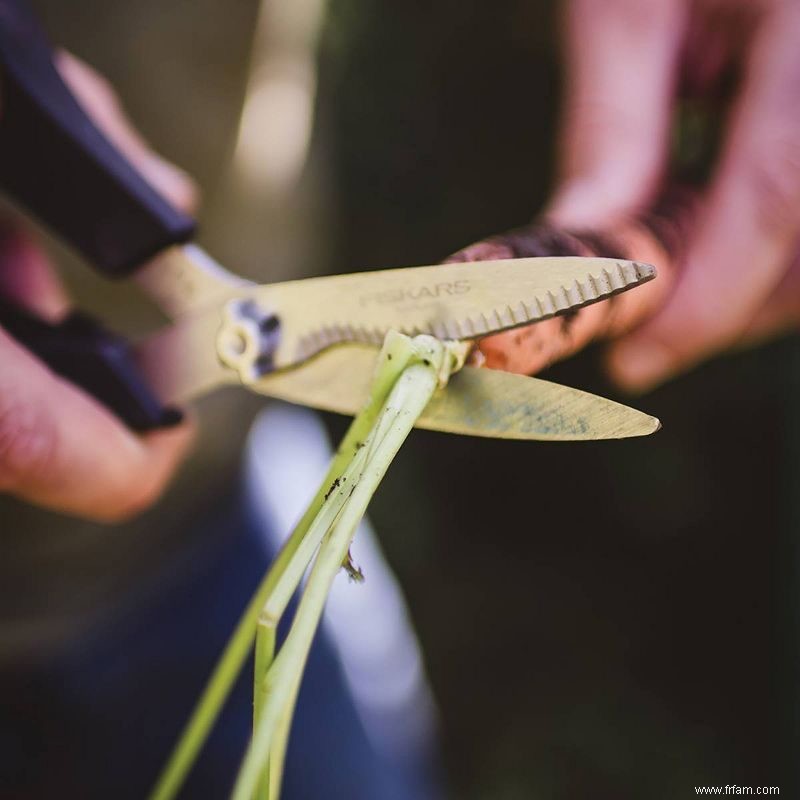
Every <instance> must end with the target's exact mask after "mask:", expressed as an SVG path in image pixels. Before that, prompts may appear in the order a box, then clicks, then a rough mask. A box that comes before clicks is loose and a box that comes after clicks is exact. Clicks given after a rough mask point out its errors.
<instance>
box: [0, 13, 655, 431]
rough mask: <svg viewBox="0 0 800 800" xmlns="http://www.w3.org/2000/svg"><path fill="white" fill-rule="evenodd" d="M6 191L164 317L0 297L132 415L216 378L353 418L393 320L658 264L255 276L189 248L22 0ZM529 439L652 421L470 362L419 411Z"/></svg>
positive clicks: (468, 322) (94, 389)
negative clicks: (273, 280) (128, 334)
mask: <svg viewBox="0 0 800 800" xmlns="http://www.w3.org/2000/svg"><path fill="white" fill-rule="evenodd" d="M0 58H1V59H2V66H3V74H2V103H3V107H2V115H0V186H2V188H3V189H4V191H5V192H6V193H7V194H8V195H9V196H10V197H11V198H12V199H13V200H14V201H16V202H17V203H18V204H19V205H20V206H22V207H24V208H25V209H27V211H28V212H30V213H31V214H32V215H33V216H35V217H37V218H38V219H39V220H40V221H41V222H43V223H44V224H45V225H46V226H48V227H49V228H50V229H51V230H52V231H53V232H54V233H56V234H57V235H58V236H59V237H60V238H61V239H63V240H64V241H65V242H66V243H68V244H70V245H72V246H73V247H74V248H75V249H77V250H78V251H79V252H80V253H81V254H82V255H83V256H84V257H85V258H86V259H87V260H88V261H89V262H90V263H91V264H92V265H93V266H95V267H96V268H97V269H99V270H100V271H101V272H103V273H104V274H105V275H107V276H109V277H113V278H127V277H130V278H133V279H134V280H135V281H136V282H137V283H138V284H140V285H141V286H142V287H143V288H144V289H145V291H146V292H147V293H148V294H149V295H150V296H151V297H152V298H153V299H154V300H155V302H156V303H157V305H159V306H160V308H161V309H162V310H163V311H164V312H165V314H166V316H167V317H168V318H169V320H170V324H169V325H167V326H166V327H165V328H163V329H162V330H160V331H157V332H155V333H154V334H152V335H151V336H149V337H146V338H145V339H144V340H142V341H141V342H139V343H138V344H136V345H131V344H130V343H128V342H126V341H125V340H124V339H122V338H121V337H118V336H116V335H114V334H111V333H110V332H108V331H107V330H106V329H104V328H103V327H101V326H100V325H99V324H97V323H96V322H94V321H93V320H90V319H89V318H87V317H85V316H83V315H80V314H73V315H70V316H69V317H68V318H67V319H65V320H64V321H62V322H61V323H60V324H56V325H50V324H47V323H45V322H44V321H42V320H39V319H37V318H35V317H33V316H31V315H30V314H28V313H27V312H24V311H22V310H21V309H19V308H16V307H13V306H12V305H11V304H9V303H8V302H4V301H0V325H2V327H3V328H4V329H5V330H6V331H8V332H9V333H10V334H11V335H12V336H14V337H15V338H17V339H18V340H19V341H20V342H21V343H22V344H24V345H25V346H27V347H28V348H29V349H30V350H32V351H33V352H35V353H36V354H37V355H38V356H39V357H40V358H41V359H42V360H43V361H45V363H47V364H48V365H49V366H50V367H51V369H53V370H54V371H55V372H57V373H59V374H61V375H62V376H64V377H66V378H68V379H69V380H72V381H73V382H74V383H76V384H78V385H80V386H81V387H82V388H83V389H84V390H85V391H87V392H89V393H91V394H92V395H94V396H95V397H96V398H98V399H99V400H100V401H101V402H103V403H104V404H105V405H107V406H108V407H109V408H110V409H112V410H113V411H114V412H115V413H116V414H117V415H118V416H119V417H120V418H121V419H123V420H124V421H125V422H126V423H127V424H128V425H129V426H130V427H132V428H134V429H136V430H148V429H152V428H156V427H159V426H164V425H169V424H173V423H174V422H175V421H176V420H178V419H179V418H180V413H179V412H177V411H175V410H174V407H175V406H176V405H180V404H183V403H185V402H187V401H190V400H191V399H193V398H195V397H197V396H199V395H202V394H204V393H206V392H208V391H211V390H212V389H214V388H215V387H217V386H220V385H223V384H231V383H238V384H241V385H244V386H246V387H248V388H250V389H253V390H255V391H258V392H261V393H263V394H266V395H270V396H273V397H278V398H283V399H286V400H289V401H292V402H297V403H302V404H305V405H309V406H312V407H316V408H322V409H328V410H333V411H338V412H343V413H355V412H356V411H357V410H358V408H359V407H360V406H361V404H362V403H363V401H364V399H365V398H366V394H367V389H368V384H369V379H370V376H371V374H372V369H373V363H374V359H375V355H376V352H377V351H376V349H375V347H376V346H379V345H380V344H381V342H382V341H383V337H384V335H385V334H386V333H387V332H388V331H389V330H391V329H396V330H399V331H401V332H403V333H407V334H418V333H428V334H431V335H434V336H437V337H439V338H446V339H461V340H464V339H468V340H469V339H476V338H479V337H482V336H486V335H489V334H493V333H497V332H499V331H503V330H506V329H509V328H513V327H516V326H520V325H525V324H529V323H532V322H535V321H537V320H541V319H546V318H549V317H552V316H555V315H558V314H564V313H566V312H569V311H571V310H573V309H577V308H579V307H581V306H584V305H586V304H588V303H592V302H596V301H598V300H601V299H603V298H606V297H609V296H611V295H612V294H615V293H617V292H621V291H625V290H626V289H629V288H632V287H634V286H637V285H639V284H640V283H643V282H645V281H647V280H650V279H651V278H653V277H654V276H655V270H654V269H653V268H652V267H650V266H648V265H646V264H640V263H636V262H632V261H623V260H619V259H601V258H572V257H567V258H527V259H515V260H505V261H489V262H480V263H459V264H444V265H437V266H431V267H414V268H406V269H393V270H380V271H374V272H363V273H358V274H353V275H338V276H328V277H320V278H312V279H309V280H302V281H291V282H287V283H278V284H271V285H264V286H258V285H256V284H253V283H251V282H249V281H246V280H244V279H242V278H240V277H238V276H236V275H234V274H232V273H230V272H228V271H227V270H225V269H224V268H223V267H221V266H220V265H218V264H217V263H216V262H214V261H213V260H212V259H211V258H210V257H209V256H208V255H206V254H205V253H204V252H203V251H202V250H201V249H200V248H199V247H197V246H196V245H194V244H191V238H192V236H193V233H194V228H195V225H194V221H193V220H192V219H191V218H190V217H188V216H186V215H185V214H183V213H182V212H179V211H178V210H176V209H175V208H173V207H172V206H171V205H169V204H168V203H167V202H166V201H165V200H164V199H163V198H162V197H161V196H160V195H159V194H158V193H157V192H156V191H155V190H154V189H153V188H152V187H151V186H150V185H149V184H148V183H147V182H146V181H145V179H144V178H143V177H142V176H141V175H140V174H139V173H138V172H137V171H136V170H135V169H134V167H132V165H131V164H130V163H129V162H128V161H127V160H126V159H125V157H124V156H122V154H121V153H119V152H118V151H117V150H116V148H115V147H114V146H113V145H112V144H111V143H110V142H109V141H108V140H107V139H106V138H105V137H104V136H103V135H102V134H101V133H100V131H99V130H98V129H97V128H96V127H95V126H94V124H93V123H92V122H91V121H90V120H89V118H88V117H87V116H86V114H85V113H84V111H83V110H82V108H81V106H80V105H79V104H78V102H77V101H76V100H75V98H74V97H73V96H72V94H71V92H70V90H69V89H68V88H67V86H66V85H65V84H64V83H63V81H62V80H61V78H60V76H59V74H58V72H57V71H56V69H55V67H54V65H53V59H52V52H51V49H50V46H49V44H48V42H47V40H46V38H45V36H44V34H43V33H42V31H41V29H40V28H39V26H38V24H37V21H36V20H35V19H34V17H33V15H32V14H31V13H30V11H29V9H28V8H27V6H26V5H25V3H24V2H22V1H21V0H0ZM419 425H420V426H421V427H427V428H433V429H436V430H444V431H452V432H459V433H468V434H474V435H482V436H496V437H505V438H521V439H590V438H618V437H622V436H631V435H643V434H646V433H651V432H653V431H654V430H656V429H657V427H658V422H657V420H655V419H653V418H652V417H649V416H647V415H645V414H642V413H640V412H638V411H634V410H633V409H629V408H626V407H625V406H622V405H619V404H617V403H612V402H611V401H609V400H605V399H603V398H598V397H595V396H593V395H589V394H586V393H584V392H579V391H577V390H575V389H570V388H567V387H561V386H557V385H556V384H552V383H547V382H545V381H540V380H535V379H532V378H524V377H520V376H515V375H510V374H506V373H499V372H493V371H490V370H480V369H475V368H470V367H467V368H465V369H464V370H462V371H461V372H460V373H459V374H458V375H457V376H456V377H455V378H454V379H453V380H452V382H451V383H450V385H449V386H448V388H447V390H446V391H445V392H442V393H440V396H438V397H437V398H435V399H434V401H433V402H432V403H431V405H430V406H429V408H428V410H427V411H426V413H425V414H424V415H423V417H421V419H420V421H419Z"/></svg>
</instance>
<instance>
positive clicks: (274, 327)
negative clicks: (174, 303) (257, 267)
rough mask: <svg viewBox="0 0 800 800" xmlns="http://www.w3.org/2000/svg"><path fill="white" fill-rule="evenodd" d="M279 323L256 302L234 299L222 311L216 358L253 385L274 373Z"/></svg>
mask: <svg viewBox="0 0 800 800" xmlns="http://www.w3.org/2000/svg"><path fill="white" fill-rule="evenodd" d="M279 331H280V321H279V320H278V318H277V317H276V316H275V315H274V314H273V313H271V312H269V311H265V310H264V309H262V308H259V307H258V305H257V304H256V303H255V302H254V301H253V300H232V301H231V302H230V303H228V304H227V305H226V306H225V308H224V309H223V323H222V327H221V328H220V331H219V334H218V335H217V355H218V356H219V359H220V361H222V363H223V364H225V365H226V366H228V367H230V368H231V369H233V370H236V372H238V373H239V379H240V380H241V381H242V383H243V384H250V383H254V382H255V381H257V380H258V379H259V378H261V377H263V376H264V375H266V374H267V373H268V372H271V371H272V370H273V358H272V356H273V354H274V352H275V349H276V348H277V346H278V337H279Z"/></svg>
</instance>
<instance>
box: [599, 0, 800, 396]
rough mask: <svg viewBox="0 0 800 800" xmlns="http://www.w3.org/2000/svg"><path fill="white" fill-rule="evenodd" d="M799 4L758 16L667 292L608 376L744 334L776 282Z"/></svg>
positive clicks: (615, 356) (787, 199)
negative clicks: (716, 161) (724, 134)
mask: <svg viewBox="0 0 800 800" xmlns="http://www.w3.org/2000/svg"><path fill="white" fill-rule="evenodd" d="M798 35H800V8H799V7H798V6H797V4H794V3H789V4H780V8H779V11H778V12H776V13H775V14H774V15H773V16H772V17H770V18H769V19H767V20H765V21H764V22H762V27H761V29H760V30H759V31H758V32H757V35H756V37H755V41H754V48H753V50H752V52H751V57H750V59H749V63H748V65H747V67H748V69H747V74H746V84H745V88H744V91H743V93H742V95H741V97H740V99H739V101H738V103H737V107H736V109H735V112H734V116H733V123H732V127H731V132H730V134H729V137H728V139H727V142H726V144H725V149H724V152H723V156H722V159H721V161H720V165H719V168H718V170H717V174H716V176H715V180H714V182H713V183H712V187H711V189H710V191H709V195H708V198H707V205H706V207H705V213H704V214H703V216H702V217H701V219H700V220H699V223H698V227H697V229H696V233H695V235H694V237H693V239H692V242H691V246H690V249H689V253H688V255H687V261H686V265H685V268H684V270H683V272H682V276H681V280H680V281H679V283H678V285H677V288H676V291H675V293H674V294H673V295H672V297H671V298H670V299H669V301H668V302H667V304H666V306H665V307H664V308H663V310H661V311H660V313H659V314H658V315H657V316H656V317H655V319H654V320H653V321H652V322H650V323H649V324H647V325H646V326H645V327H644V328H643V329H642V330H640V331H639V332H637V333H636V334H634V335H633V336H631V337H630V338H628V339H627V340H625V341H623V342H622V343H620V345H619V346H617V347H616V348H615V350H614V351H613V353H612V354H611V358H610V368H611V371H612V375H613V376H614V377H615V378H616V379H617V380H618V381H619V382H620V383H621V384H623V385H625V386H626V387H628V388H630V389H635V390H641V389H646V388H649V387H651V386H652V385H654V384H656V383H658V382H661V381H663V380H665V379H666V378H668V377H669V376H671V375H673V374H675V373H677V372H679V371H681V370H683V369H685V368H687V367H689V366H691V365H692V364H694V363H696V362H698V361H700V360H702V359H703V358H705V357H707V356H709V355H711V354H713V353H714V352H716V351H718V350H720V349H722V348H724V347H726V346H729V345H730V344H732V343H733V342H735V341H736V340H737V338H738V337H740V336H741V335H742V333H743V332H744V330H745V329H746V328H747V326H748V325H749V323H750V322H751V320H753V319H754V317H755V316H756V312H757V309H758V308H760V307H761V306H762V305H763V304H764V303H765V302H766V301H767V298H768V297H769V295H770V294H771V292H772V291H773V290H774V288H775V287H776V286H777V284H778V283H779V281H780V278H781V276H782V274H783V273H784V272H785V270H786V267H787V265H788V264H789V262H790V259H791V256H792V253H793V252H794V248H795V246H796V242H797V236H798V230H800V215H798V214H797V209H798V207H800V114H798V113H797V98H798V94H797V87H798V85H799V84H800V48H798V47H797V41H798Z"/></svg>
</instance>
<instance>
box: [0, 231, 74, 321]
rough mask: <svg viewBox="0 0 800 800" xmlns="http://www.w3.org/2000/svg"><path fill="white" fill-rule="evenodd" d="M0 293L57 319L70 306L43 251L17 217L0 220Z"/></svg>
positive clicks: (45, 316) (49, 317) (43, 315)
mask: <svg viewBox="0 0 800 800" xmlns="http://www.w3.org/2000/svg"><path fill="white" fill-rule="evenodd" d="M0 294H2V296H3V297H5V298H7V299H9V300H11V301H12V302H14V303H17V304H18V305H20V306H23V307H25V308H28V309H29V310H31V311H33V312H35V313H36V314H38V315H39V316H41V317H43V318H44V319H47V320H51V321H54V322H55V321H57V320H59V319H61V318H63V317H64V315H65V314H66V313H67V310H68V309H69V298H68V297H67V292H66V289H65V288H64V286H63V284H62V283H61V281H60V280H59V279H58V277H57V276H56V274H55V272H53V270H52V269H51V267H50V263H49V260H48V258H47V256H46V255H45V253H44V251H43V250H42V249H41V248H40V247H39V246H38V245H37V244H36V243H35V242H34V241H33V239H31V237H30V236H29V235H28V234H27V233H26V232H25V231H24V230H23V229H22V228H21V227H20V226H19V223H18V222H16V221H15V222H13V223H12V222H10V221H6V220H3V221H0Z"/></svg>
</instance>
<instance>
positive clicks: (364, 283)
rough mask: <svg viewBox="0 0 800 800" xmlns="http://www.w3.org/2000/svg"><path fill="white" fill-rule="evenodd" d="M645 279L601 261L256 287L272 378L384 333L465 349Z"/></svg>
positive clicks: (525, 261)
mask: <svg viewBox="0 0 800 800" xmlns="http://www.w3.org/2000/svg"><path fill="white" fill-rule="evenodd" d="M654 277H655V269H654V268H653V267H651V266H649V265H647V264H640V263H638V262H634V261H623V260H619V259H606V258H578V257H561V258H520V259H506V260H500V261H481V262H472V263H469V262H468V263H457V264H438V265H436V266H431V267H410V268H405V269H389V270H380V271H374V272H363V273H356V274H352V275H335V276H330V277H322V278H312V279H309V280H303V281H291V282H288V283H280V284H273V285H267V286H263V287H258V288H255V289H253V290H252V291H251V292H250V293H249V296H250V297H252V298H253V299H256V300H257V301H258V302H259V304H260V305H262V306H263V307H266V308H270V309H271V310H272V311H274V312H275V313H276V314H277V315H278V318H279V319H280V322H281V331H280V344H279V345H278V349H277V351H276V353H275V355H274V364H275V367H276V368H278V369H280V368H283V367H288V366H292V365H295V364H299V363H302V362H303V361H305V360H306V359H308V358H311V357H312V356H314V355H316V354H317V353H319V352H321V351H322V350H325V349H326V348H328V347H331V346H332V345H336V344H341V343H344V342H362V343H367V344H373V345H377V346H380V344H381V343H382V342H383V339H384V337H385V335H386V333H387V332H388V331H389V330H392V329H394V330H398V331H400V332H401V333H405V334H407V335H408V336H416V335H417V334H420V333H427V334H430V335H432V336H436V337H437V338H439V339H475V338H479V337H481V336H487V335H489V334H492V333H497V332H499V331H503V330H506V329H508V328H514V327H518V326H520V325H527V324H529V323H531V322H538V321H539V320H542V319H547V318H548V317H552V316H556V315H558V314H563V313H566V312H568V311H571V310H574V309H577V308H580V307H581V306H585V305H588V304H590V303H594V302H597V301H598V300H602V299H603V298H605V297H609V296H610V295H613V294H616V293H618V292H622V291H625V290H626V289H629V288H632V287H633V286H637V285H639V284H641V283H644V282H646V281H648V280H651V279H652V278H654Z"/></svg>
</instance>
